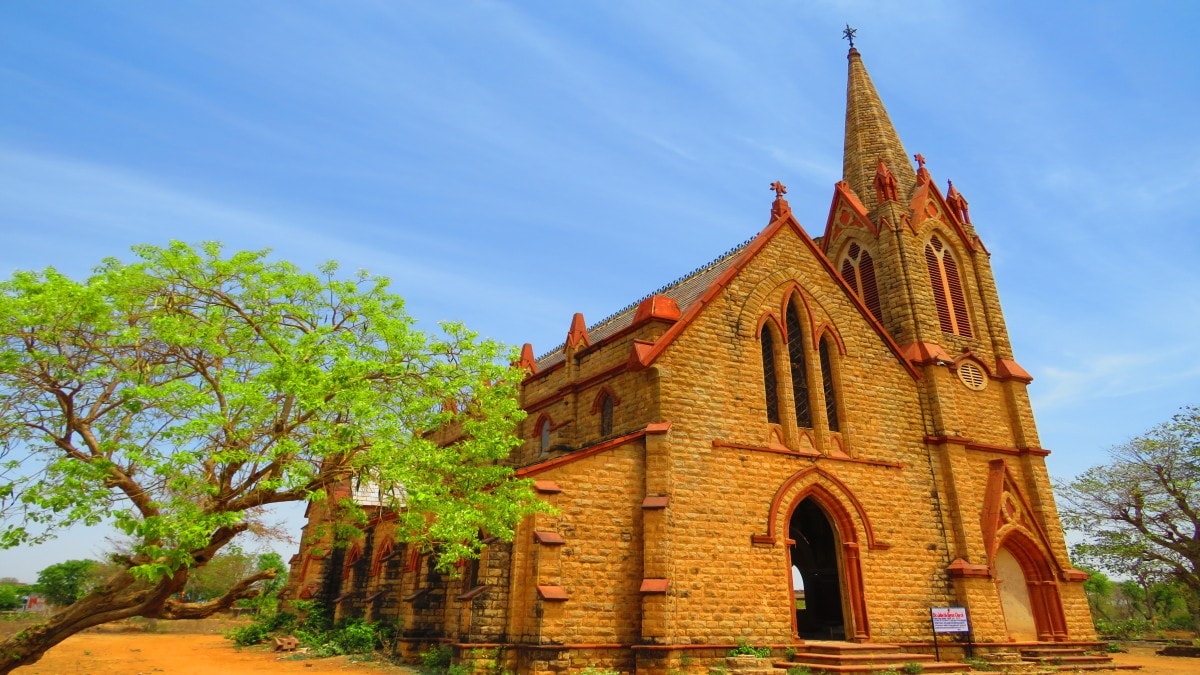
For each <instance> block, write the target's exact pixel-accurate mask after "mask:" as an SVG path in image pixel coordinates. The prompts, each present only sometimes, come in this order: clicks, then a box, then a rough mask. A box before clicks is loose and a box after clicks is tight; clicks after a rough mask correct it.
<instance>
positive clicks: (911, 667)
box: [900, 661, 925, 675]
mask: <svg viewBox="0 0 1200 675" xmlns="http://www.w3.org/2000/svg"><path fill="white" fill-rule="evenodd" d="M900 670H903V671H904V673H905V675H918V673H920V672H921V671H922V670H925V666H923V665H921V664H919V663H916V662H914V661H909V662H908V663H906V664H904V666H903V667H902V668H901V669H900Z"/></svg>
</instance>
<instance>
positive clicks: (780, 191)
mask: <svg viewBox="0 0 1200 675" xmlns="http://www.w3.org/2000/svg"><path fill="white" fill-rule="evenodd" d="M771 189H772V190H774V191H775V197H776V198H778V199H782V198H783V196H784V195H785V194H787V187H786V186H784V184H783V183H781V182H779V181H775V182H774V183H771Z"/></svg>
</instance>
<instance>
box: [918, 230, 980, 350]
mask: <svg viewBox="0 0 1200 675" xmlns="http://www.w3.org/2000/svg"><path fill="white" fill-rule="evenodd" d="M925 264H926V266H927V267H928V268H929V283H930V285H931V286H932V288H933V303H934V305H935V306H936V307H937V313H938V323H939V324H940V325H941V327H942V332H944V333H953V334H955V335H961V336H963V337H971V320H970V317H969V315H968V314H967V298H966V296H965V295H964V294H963V285H962V278H961V277H960V276H959V274H958V263H956V262H955V261H954V256H953V255H952V254H951V253H950V248H949V247H947V246H946V245H945V244H943V243H942V240H941V239H938V237H937V235H934V237H933V238H932V239H930V240H929V243H928V244H926V245H925Z"/></svg>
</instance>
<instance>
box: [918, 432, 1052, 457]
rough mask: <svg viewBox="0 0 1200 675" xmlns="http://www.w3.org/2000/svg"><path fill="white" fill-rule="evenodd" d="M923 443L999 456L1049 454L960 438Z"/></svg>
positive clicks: (928, 438) (935, 438)
mask: <svg viewBox="0 0 1200 675" xmlns="http://www.w3.org/2000/svg"><path fill="white" fill-rule="evenodd" d="M925 443H926V444H927V445H961V446H963V447H965V448H966V449H967V450H975V451H978V452H992V453H997V454H1001V455H1018V456H1019V455H1033V456H1035V457H1045V456H1047V455H1049V454H1050V451H1049V450H1046V449H1045V448H1013V447H1009V446H1004V445H991V444H988V443H976V442H975V441H973V440H971V439H969V438H963V437H962V436H926V437H925Z"/></svg>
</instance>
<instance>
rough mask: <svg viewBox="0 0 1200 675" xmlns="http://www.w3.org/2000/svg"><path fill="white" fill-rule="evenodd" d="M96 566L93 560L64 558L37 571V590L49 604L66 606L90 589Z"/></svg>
mask: <svg viewBox="0 0 1200 675" xmlns="http://www.w3.org/2000/svg"><path fill="white" fill-rule="evenodd" d="M96 566H97V563H96V561H95V560H66V561H63V562H60V563H55V564H53V565H49V566H47V567H45V568H43V569H42V571H40V572H38V577H37V586H36V588H37V591H38V592H39V593H41V594H42V595H43V596H45V597H46V600H47V601H49V602H50V604H53V605H58V606H59V607H66V606H67V605H70V604H72V603H74V602H75V601H76V600H78V599H79V598H82V597H83V596H84V594H85V593H87V592H88V591H89V590H90V588H89V587H90V586H91V584H92V583H93V582H94V581H95V580H94V578H93V577H92V571H93V570H94V569H95V568H96Z"/></svg>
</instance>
